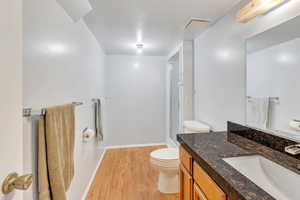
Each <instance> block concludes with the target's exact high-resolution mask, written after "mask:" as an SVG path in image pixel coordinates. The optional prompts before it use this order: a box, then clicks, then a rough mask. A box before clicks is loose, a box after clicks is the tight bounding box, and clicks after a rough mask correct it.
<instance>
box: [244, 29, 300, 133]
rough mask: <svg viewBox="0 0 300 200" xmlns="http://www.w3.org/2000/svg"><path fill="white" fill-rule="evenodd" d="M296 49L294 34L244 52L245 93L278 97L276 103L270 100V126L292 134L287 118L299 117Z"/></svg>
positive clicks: (299, 56)
mask: <svg viewBox="0 0 300 200" xmlns="http://www.w3.org/2000/svg"><path fill="white" fill-rule="evenodd" d="M282 31H284V30H282ZM269 37H272V35H269ZM299 52H300V39H299V38H298V39H294V40H290V41H287V42H284V43H281V44H279V45H275V46H272V47H269V48H266V49H263V50H260V51H257V52H254V53H252V54H248V56H247V95H248V96H251V97H279V98H280V104H274V103H272V108H273V109H272V117H271V128H272V129H275V130H281V131H286V132H295V133H296V134H297V132H296V131H293V130H292V129H291V128H290V127H289V122H290V121H291V120H293V119H300V107H299V106H298V105H299V102H300V95H299V91H300V79H299V74H300V67H299V64H300V53H299ZM249 106H251V102H249V103H248V108H251V107H249ZM247 114H249V113H247ZM248 116H249V115H248Z"/></svg>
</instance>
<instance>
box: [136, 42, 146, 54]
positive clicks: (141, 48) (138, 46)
mask: <svg viewBox="0 0 300 200" xmlns="http://www.w3.org/2000/svg"><path fill="white" fill-rule="evenodd" d="M136 48H137V53H138V54H142V53H143V48H144V45H143V44H137V45H136Z"/></svg>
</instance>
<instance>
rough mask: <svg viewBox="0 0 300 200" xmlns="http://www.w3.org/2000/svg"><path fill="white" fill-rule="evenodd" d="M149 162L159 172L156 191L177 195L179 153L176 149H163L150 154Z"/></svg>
mask: <svg viewBox="0 0 300 200" xmlns="http://www.w3.org/2000/svg"><path fill="white" fill-rule="evenodd" d="M150 161H151V163H152V164H153V166H155V167H156V168H158V170H159V180H158V190H159V191H160V192H161V193H165V194H172V193H178V191H179V181H178V169H179V152H178V149H177V148H165V149H159V150H156V151H153V152H151V154H150Z"/></svg>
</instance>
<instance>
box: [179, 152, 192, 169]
mask: <svg viewBox="0 0 300 200" xmlns="http://www.w3.org/2000/svg"><path fill="white" fill-rule="evenodd" d="M179 154H180V162H181V164H182V165H183V166H184V167H185V168H186V169H187V171H188V172H189V173H190V174H191V173H192V166H193V159H192V156H191V155H190V154H189V153H188V152H187V151H186V150H185V149H184V148H183V147H182V146H180V151H179Z"/></svg>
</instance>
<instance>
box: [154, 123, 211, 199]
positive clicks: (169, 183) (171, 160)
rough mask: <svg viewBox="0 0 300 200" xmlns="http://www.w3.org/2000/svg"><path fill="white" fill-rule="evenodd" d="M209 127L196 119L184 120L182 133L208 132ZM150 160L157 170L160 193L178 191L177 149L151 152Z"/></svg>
mask: <svg viewBox="0 0 300 200" xmlns="http://www.w3.org/2000/svg"><path fill="white" fill-rule="evenodd" d="M209 131H210V127H209V126H207V125H205V124H203V123H201V122H198V121H185V122H184V133H208V132H209ZM150 161H151V163H152V164H153V166H154V167H156V168H158V170H159V180H158V190H159V191H160V192H161V193H165V194H172V193H178V192H179V178H178V172H179V150H178V149H177V148H165V149H159V150H156V151H153V152H151V154H150Z"/></svg>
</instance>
